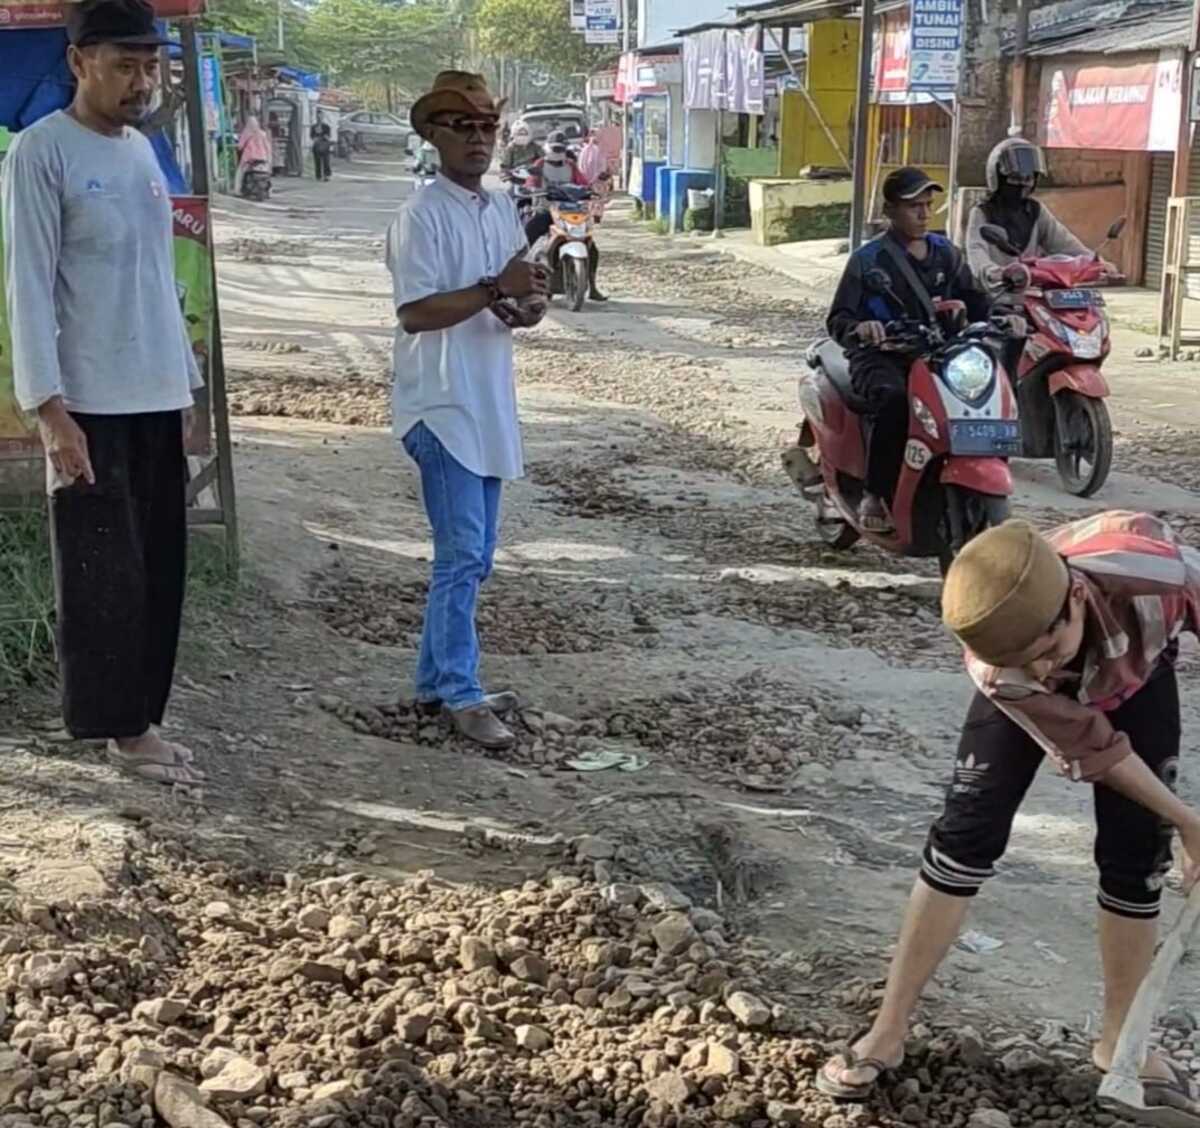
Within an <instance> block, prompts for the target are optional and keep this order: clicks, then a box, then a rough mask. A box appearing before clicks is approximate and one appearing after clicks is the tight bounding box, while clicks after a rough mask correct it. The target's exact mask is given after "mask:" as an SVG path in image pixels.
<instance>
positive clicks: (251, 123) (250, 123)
mask: <svg viewBox="0 0 1200 1128" xmlns="http://www.w3.org/2000/svg"><path fill="white" fill-rule="evenodd" d="M237 147H238V152H239V153H240V154H241V161H242V164H250V163H251V162H252V161H266V162H267V163H268V164H270V163H271V160H272V157H271V136H270V134H268V133H267V131H266V130H265V129H263V127H262V126H261V125H259V124H258V118H256V117H249V118H247V119H246V127H245V128H244V129H243V130H242V135H241V136H240V137H239V138H238V143H237Z"/></svg>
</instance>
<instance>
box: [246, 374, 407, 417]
mask: <svg viewBox="0 0 1200 1128" xmlns="http://www.w3.org/2000/svg"><path fill="white" fill-rule="evenodd" d="M229 410H230V412H231V413H232V414H234V415H276V416H286V417H289V418H292V419H311V420H314V421H317V422H321V423H339V424H343V425H346V426H353V427H387V426H390V425H391V422H392V401H391V385H390V384H389V383H388V382H387V381H385V380H383V379H378V380H374V379H371V378H370V377H367V376H354V375H350V374H348V373H344V374H342V375H341V376H339V377H338V378H337V379H334V380H326V379H321V378H317V377H313V376H302V375H299V374H298V373H282V372H272V373H264V374H262V375H257V374H252V373H249V372H237V373H235V374H234V375H233V379H231V381H230V385H229Z"/></svg>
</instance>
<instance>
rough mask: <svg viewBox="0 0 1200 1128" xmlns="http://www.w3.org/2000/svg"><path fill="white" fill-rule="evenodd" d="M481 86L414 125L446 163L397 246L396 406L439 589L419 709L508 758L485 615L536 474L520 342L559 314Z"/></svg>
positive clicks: (420, 670)
mask: <svg viewBox="0 0 1200 1128" xmlns="http://www.w3.org/2000/svg"><path fill="white" fill-rule="evenodd" d="M502 106H503V102H497V101H496V100H495V99H494V98H493V97H492V95H491V93H490V92H489V91H488V88H487V85H486V83H485V82H484V80H483V78H482V77H481V76H480V75H475V74H468V73H466V72H464V71H443V72H442V73H441V74H439V75H438V76H437V78H436V79H435V80H434V83H433V89H432V90H431V91H430V92H429V93H428V94H426V95H425V96H424V97H422V98H420V99H418V101H417V103H416V105H415V106H413V109H412V123H413V127H414V128H415V129H416V131H417V132H418V133H419V134H420V135H421V137H423V138H424V139H425V140H427V141H429V142H431V143H432V144H433V145H434V146H436V148H437V150H438V154H439V156H440V157H441V171H440V173H439V175H438V176H437V178H436V179H435V180H434V181H433V182H432V183H430V184H428V185H426V186H425V187H424V188H422V189H421V190H420V191H419V192H417V193H416V194H415V195H414V196H412V197H411V198H409V199H408V200H406V201H405V203H404V205H403V206H402V207H401V209H400V213H399V215H398V216H397V217H396V219H395V221H394V222H393V223H392V226H391V229H390V230H389V232H388V244H387V248H388V249H387V259H388V267H389V269H390V270H391V273H392V279H393V282H394V288H395V301H396V310H397V314H398V316H399V320H400V324H399V328H398V329H397V332H396V345H395V359H394V372H395V381H394V389H393V399H392V415H393V429H394V433H395V435H396V438H397V439H399V440H400V441H401V442H402V443H403V444H404V449H405V450H406V451H407V452H408V454H409V455H410V456H411V457H412V459H413V461H415V462H416V464H417V467H418V468H419V470H420V474H421V490H422V497H423V500H424V504H425V512H426V515H427V516H428V518H429V525H430V528H431V530H432V533H433V545H434V561H433V575H432V578H431V581H430V585H429V599H428V605H427V607H426V611H425V628H424V632H423V634H422V637H421V648H420V655H419V657H418V661H417V675H416V696H417V702H418V705H419V706H420V707H421V708H423V709H424V710H427V711H429V712H431V713H432V712H439V711H440V712H442V713H444V714H445V715H446V717H447V718H448V719H449V721H450V723H451V724H452V725H453V727H454V728H455V730H456V731H458V732H459V733H461V734H462V735H463V736H465V737H467V738H468V739H470V740H472V741H474V742H476V743H477V744H480V745H482V746H483V747H486V748H507V747H509V746H510V745H511V744H512V743H513V734H512V732H511V731H510V730H509V729H508V728H507V727H506V726H505V725H504V724H503V722H502V721H501V720H500V714H503V713H504V712H505V711H507V710H509V709H512V708H514V707H515V706H516V705H517V698H516V695H515V694H512V693H493V694H488V693H485V691H484V689H483V686H482V685H481V684H480V681H479V672H478V667H479V640H478V636H477V634H476V631H475V603H476V599H477V597H478V594H479V587H480V585H481V584H482V583H483V581H484V580H485V579H487V577H488V575H489V574H490V572H491V570H492V562H493V557H494V555H495V551H496V539H497V527H498V518H499V513H500V494H501V483H502V482H503V481H504V480H505V479H513V478H519V477H521V476H522V474H523V473H524V467H523V461H522V449H521V433H520V426H519V423H518V420H517V399H516V387H515V383H514V379H513V346H512V329H513V328H524V327H529V326H532V325H535V324H537V322H538V321H539V320H540V319H541V317H542V314H543V313H544V312H545V308H546V305H545V296H544V295H545V294H546V290H547V280H546V277H545V271H544V269H543V268H542V267H539V266H535V265H533V264H531V263H528V262H526V261H525V259H524V257H523V256H524V254H525V251H526V249H527V244H526V240H525V232H524V231H523V230H522V228H521V224H520V221H519V220H518V218H517V211H516V207H515V206H514V204H513V202H512V200H510V199H509V197H508V196H507V195H506V194H504V193H503V192H490V191H488V190H486V189H485V188H484V187H483V176H484V173H486V172H487V171H488V169H489V168H490V167H491V163H492V156H493V152H494V150H495V147H496V133H497V131H498V129H499V123H500V110H501V108H502Z"/></svg>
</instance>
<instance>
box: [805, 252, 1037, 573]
mask: <svg viewBox="0 0 1200 1128" xmlns="http://www.w3.org/2000/svg"><path fill="white" fill-rule="evenodd" d="M865 281H866V285H867V286H868V288H870V289H872V290H875V291H876V292H877V293H882V294H885V295H887V296H888V297H890V298H891V299H892V301H893V303H894V305H895V308H903V306H902V304H901V303H900V302H899V300H898V299H897V298H896V297H895V295H894V294H893V293H892V292H891V284H890V280H889V279H888V276H887V274H886V273H884V272H883V271H881V270H873V271H870V272H868V274H867V276H866V279H865ZM935 309H936V312H937V319H938V324H937V325H935V326H932V327H931V326H927V325H924V324H922V323H920V322H917V321H911V320H905V321H893V322H891V323H889V324H888V326H887V341H886V342H885V343H884V344H883V345H882V346H881V347H882V348H884V349H888V350H891V351H896V352H900V353H903V354H905V355H907V356H909V357H911V358H912V365H911V367H910V369H909V374H908V392H909V419H908V442H907V444H906V446H905V449H904V463H903V466H902V467H901V471H900V479H899V484H898V486H897V489H896V495H895V497H894V498H893V499H892V502H891V513H892V518H893V521H894V522H895V526H896V528H895V532H894V533H886V534H880V533H875V532H871V531H867V530H865V529H863V528H862V526H861V525H860V523H859V518H858V507H859V503H860V501H861V500H862V495H863V481H864V477H865V473H866V437H865V435H864V430H863V422H864V420H863V411H864V410H865V408H866V404H865V403H863V402H862V401H861V400H860V399H859V397H858V396H857V395H856V394H855V392H854V390H853V388H852V387H851V383H850V370H849V366H848V364H847V361H846V355H845V353H844V352H843V351H842V349H841V347H840V346H839V345H838V344H837V343H836V342H835V341H832V340H829V339H825V340H822V341H818V342H816V343H815V344H813V345H812V347H811V348H810V349H809V350H808V355H807V357H806V359H807V361H808V365H809V368H810V369H811V370H812V371H811V372H810V373H806V374H805V375H803V376H801V378H800V387H799V393H800V405H801V408H802V409H803V412H804V422H803V424H802V425H801V427H800V436H799V439H798V441H797V443H796V445H795V446H794V447H791V448H790V449H789V450H787V451H786V452H785V453H784V455H783V464H784V469H785V470H786V471H787V473H788V475H789V476H790V477H791V478H792V480H793V481H794V482H795V483H796V485H797V486H798V487H799V489H800V491H801V493H802V494H803V495H804V496H805V497H806V498H808V499H809V500H810V501H812V502H813V504H814V505H815V507H816V518H817V529H818V530H819V532H820V534H821V537H822V538H823V539H824V540H825V542H826V543H827V544H829V545H830V547H832V548H836V549H848V548H850V547H851V546H853V545H854V544H855V543H856V542H857V541H858V540H859V539H860V538H861V537H866V538H867V539H868V540H870V541H872V542H873V543H875V544H877V545H879V546H880V547H881V548H885V549H887V550H888V551H889V552H894V553H897V554H898V555H901V556H936V557H938V559H939V561H940V563H941V565H942V569H943V571H945V569H946V568H948V567H949V565H950V561H951V560H953V559H954V556H955V555H956V554H957V553H958V552H959V550H960V549H961V548H962V547H963V545H965V544H966V543H967V542H968V541H969V540H970V539H971V538H972V537H974V536H976V535H977V534H979V533H981V532H983V531H984V530H985V529H987V528H990V527H991V526H993V525H998V524H1000V523H1001V522H1002V521H1004V520H1005V519H1006V518H1007V517H1008V509H1009V506H1008V499H1009V497H1010V496H1011V494H1012V491H1013V480H1012V474H1011V473H1010V471H1009V468H1008V461H1007V459H1008V458H1009V456H1010V455H1014V454H1019V453H1020V451H1021V428H1020V423H1019V422H1018V419H1017V403H1016V397H1015V396H1014V395H1013V392H1012V388H1011V386H1010V385H1009V381H1008V376H1007V375H1006V374H1005V371H1004V367H1003V364H1002V361H1001V354H1002V346H1003V342H1004V341H1005V340H1006V339H1007V336H1008V330H1007V327H1004V328H1002V327H1001V321H1002V320H1006V319H1000V318H997V319H994V320H993V321H992V322H985V323H980V324H975V325H967V324H966V309H965V307H964V305H963V303H962V302H957V301H954V302H952V301H940V302H937V303H935Z"/></svg>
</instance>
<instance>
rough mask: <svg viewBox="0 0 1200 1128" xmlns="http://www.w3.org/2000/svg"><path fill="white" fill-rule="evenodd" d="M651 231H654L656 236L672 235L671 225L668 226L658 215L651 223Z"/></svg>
mask: <svg viewBox="0 0 1200 1128" xmlns="http://www.w3.org/2000/svg"><path fill="white" fill-rule="evenodd" d="M650 230H651V231H653V232H654V234H655V235H669V234H670V233H671V227H670V224H668V223H667V221H666V220H665V219H664V218H663V217H662V216H661V215H656V216H655V217H654V218H653V219H652V220H651V221H650Z"/></svg>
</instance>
